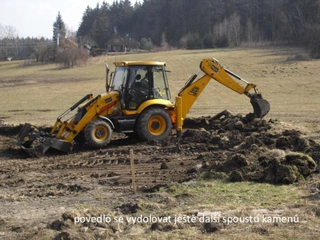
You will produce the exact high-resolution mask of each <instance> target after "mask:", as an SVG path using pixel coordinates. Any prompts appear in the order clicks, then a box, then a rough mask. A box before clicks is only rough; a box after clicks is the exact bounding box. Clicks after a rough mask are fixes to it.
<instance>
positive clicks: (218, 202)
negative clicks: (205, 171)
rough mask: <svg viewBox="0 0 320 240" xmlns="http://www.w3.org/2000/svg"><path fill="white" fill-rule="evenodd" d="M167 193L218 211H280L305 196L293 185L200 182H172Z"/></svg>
mask: <svg viewBox="0 0 320 240" xmlns="http://www.w3.org/2000/svg"><path fill="white" fill-rule="evenodd" d="M165 191H168V192H170V194H172V195H173V196H179V195H187V196H188V195H189V196H191V197H190V199H189V200H190V201H191V202H192V204H194V205H195V206H198V207H203V208H207V207H214V208H215V209H221V208H224V209H254V208H269V207H274V206H278V207H279V208H282V207H285V206H288V205H290V204H292V205H294V204H296V203H297V201H299V199H300V198H301V196H302V193H301V191H300V190H299V189H298V188H297V187H296V186H293V185H288V186H287V185H281V186H276V185H271V184H266V183H252V182H236V183H229V182H223V181H218V180H216V181H199V182H195V183H192V184H178V183H173V184H172V185H171V186H169V188H168V189H167V190H165Z"/></svg>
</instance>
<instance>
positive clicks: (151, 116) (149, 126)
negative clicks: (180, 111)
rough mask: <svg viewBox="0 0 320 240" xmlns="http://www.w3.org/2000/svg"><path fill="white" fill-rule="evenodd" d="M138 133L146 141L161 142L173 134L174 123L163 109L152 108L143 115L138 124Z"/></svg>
mask: <svg viewBox="0 0 320 240" xmlns="http://www.w3.org/2000/svg"><path fill="white" fill-rule="evenodd" d="M136 129H137V133H138V135H139V137H140V138H141V139H142V140H145V141H150V140H154V141H161V140H164V139H165V138H167V137H168V135H169V134H170V133H171V129H172V123H171V119H170V116H169V114H168V113H167V112H166V111H165V110H164V109H163V108H159V107H156V108H150V109H147V110H145V111H144V112H142V113H141V116H140V117H139V119H138V123H137V128H136Z"/></svg>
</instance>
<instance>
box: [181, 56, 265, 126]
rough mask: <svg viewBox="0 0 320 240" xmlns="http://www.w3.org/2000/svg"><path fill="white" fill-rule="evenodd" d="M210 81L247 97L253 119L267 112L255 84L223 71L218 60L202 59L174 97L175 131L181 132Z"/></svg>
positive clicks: (226, 70)
mask: <svg viewBox="0 0 320 240" xmlns="http://www.w3.org/2000/svg"><path fill="white" fill-rule="evenodd" d="M201 71H202V72H204V73H205V75H203V76H202V77H200V78H199V79H197V77H198V75H199V74H200V72H201ZM232 77H234V78H236V79H238V80H240V81H242V82H244V83H245V84H246V85H245V87H243V86H241V85H240V84H239V83H237V82H236V81H235V80H234V78H232ZM211 79H214V80H216V81H217V82H219V83H221V84H222V85H224V86H226V87H227V88H229V89H231V90H233V91H235V92H237V93H239V94H245V95H246V96H248V97H249V98H250V102H251V104H252V106H253V110H254V116H255V117H258V118H263V117H264V116H265V115H266V114H267V113H268V112H269V110H270V104H269V102H268V101H266V100H265V99H263V98H262V96H261V94H260V93H258V92H257V89H256V85H255V84H253V83H249V82H248V81H246V80H244V79H243V78H241V77H239V76H238V75H236V74H235V73H233V72H231V71H230V70H228V69H225V68H224V67H223V66H222V65H220V63H219V62H218V60H216V59H214V58H211V59H203V60H202V61H201V63H200V69H199V70H198V71H197V73H195V74H194V75H193V76H192V77H191V78H190V79H189V80H188V81H187V82H186V84H185V86H184V87H183V88H182V89H181V90H180V92H179V93H178V96H177V97H176V103H175V108H176V121H177V123H176V129H177V131H178V132H179V131H181V130H182V125H183V120H184V119H185V118H186V115H187V114H188V112H189V110H190V108H191V107H192V105H193V103H194V102H195V101H196V100H197V98H198V97H199V96H200V94H201V93H202V91H203V89H204V88H205V87H206V86H207V84H208V83H209V81H210V80H211ZM251 89H253V90H254V93H249V91H250V90H251Z"/></svg>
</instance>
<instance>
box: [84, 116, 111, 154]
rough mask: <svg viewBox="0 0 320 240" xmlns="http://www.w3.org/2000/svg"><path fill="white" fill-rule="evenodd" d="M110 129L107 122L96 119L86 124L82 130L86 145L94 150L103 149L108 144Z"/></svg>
mask: <svg viewBox="0 0 320 240" xmlns="http://www.w3.org/2000/svg"><path fill="white" fill-rule="evenodd" d="M111 135H112V128H111V126H110V124H108V123H107V122H105V121H103V120H101V119H96V120H94V121H91V122H89V123H88V125H87V126H86V127H85V129H84V137H85V139H86V141H87V143H88V144H89V145H90V146H92V147H96V148H101V147H105V146H107V145H108V144H109V143H110V140H111Z"/></svg>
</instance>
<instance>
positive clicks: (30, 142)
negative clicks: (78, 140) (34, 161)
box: [17, 123, 73, 157]
mask: <svg viewBox="0 0 320 240" xmlns="http://www.w3.org/2000/svg"><path fill="white" fill-rule="evenodd" d="M17 143H18V145H19V146H20V147H21V148H22V149H23V150H24V151H26V152H27V153H28V154H29V155H31V156H32V157H41V156H43V155H44V154H45V152H46V151H47V150H48V149H49V148H54V149H57V150H60V151H62V152H66V153H69V152H71V151H72V147H73V145H72V143H70V142H67V141H64V140H61V139H57V138H55V137H54V136H53V135H51V134H48V133H44V132H39V131H35V130H31V124H29V123H26V124H25V125H24V126H23V127H22V128H21V130H20V133H19V134H18V136H17Z"/></svg>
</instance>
